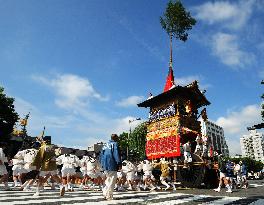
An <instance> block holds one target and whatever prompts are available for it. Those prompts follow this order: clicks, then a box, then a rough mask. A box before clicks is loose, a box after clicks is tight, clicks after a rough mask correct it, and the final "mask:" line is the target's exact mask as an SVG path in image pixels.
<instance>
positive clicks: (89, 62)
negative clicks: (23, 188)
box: [0, 0, 264, 153]
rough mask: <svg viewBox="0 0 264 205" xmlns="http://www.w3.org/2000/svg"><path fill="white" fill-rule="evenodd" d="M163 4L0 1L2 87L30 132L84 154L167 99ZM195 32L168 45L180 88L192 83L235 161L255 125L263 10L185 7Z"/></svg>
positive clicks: (228, 5)
mask: <svg viewBox="0 0 264 205" xmlns="http://www.w3.org/2000/svg"><path fill="white" fill-rule="evenodd" d="M166 3H167V1H162V0H157V1H149V0H133V1H132V0H127V1H122V0H89V1H83V0H82V1H79V0H56V1H52V0H42V1H34V0H27V1H19V0H13V1H12V0H11V1H0V35H1V38H0V85H1V86H3V87H4V88H5V91H6V93H7V94H8V95H9V96H12V97H14V98H15V99H16V101H15V105H16V109H17V111H18V113H19V114H20V116H21V117H23V116H25V115H26V114H27V113H28V112H29V111H30V112H31V117H30V121H29V125H28V132H29V134H30V135H32V136H37V135H39V134H40V132H41V130H42V129H43V126H44V125H45V126H46V134H47V135H51V136H52V139H53V142H54V143H56V144H59V145H65V146H71V147H80V148H84V147H86V146H88V145H91V144H93V143H94V142H97V141H106V140H107V139H108V138H109V136H110V134H111V133H115V132H116V133H121V132H123V131H128V130H129V126H130V125H131V126H132V127H134V126H136V125H137V124H138V123H139V122H138V121H136V122H133V123H131V124H130V125H129V123H128V121H129V119H134V118H137V117H141V118H142V119H143V120H146V119H147V116H148V110H147V109H143V108H138V107H137V106H136V104H137V103H139V102H141V101H143V100H145V99H146V98H147V97H148V94H149V92H152V93H153V95H158V94H160V93H161V92H162V91H163V86H164V84H165V79H166V75H167V73H168V64H169V38H168V36H167V34H166V33H165V31H163V30H162V29H161V26H160V23H159V17H160V16H161V15H162V14H163V12H164V10H165V7H166ZM183 4H184V5H185V7H186V8H187V9H188V10H189V11H190V12H191V14H192V16H193V17H195V18H196V20H197V24H196V26H195V27H194V28H193V29H192V31H191V32H190V35H189V40H188V41H187V42H185V43H183V42H180V41H175V40H174V41H173V67H174V75H175V81H176V84H180V85H186V84H188V83H190V82H192V81H193V80H195V79H196V80H198V81H199V85H200V87H201V89H206V90H207V92H206V96H207V98H208V100H209V101H210V102H211V105H210V106H209V107H208V108H207V110H208V115H209V119H210V120H212V121H214V122H216V123H217V124H219V125H220V126H223V127H224V130H225V135H226V139H227V141H228V144H229V147H230V151H231V153H239V152H240V147H239V137H240V136H241V135H242V134H245V133H247V130H246V127H247V126H250V125H252V124H254V123H257V122H261V117H260V104H261V99H260V95H261V94H262V93H263V89H261V88H262V87H261V85H260V82H261V80H262V79H263V78H264V60H263V59H264V52H263V51H264V36H263V32H264V25H263V18H264V3H263V1H261V0H240V1H202V0H200V1H191V0H185V1H183Z"/></svg>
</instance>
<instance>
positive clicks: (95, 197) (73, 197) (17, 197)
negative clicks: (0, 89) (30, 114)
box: [0, 189, 264, 205]
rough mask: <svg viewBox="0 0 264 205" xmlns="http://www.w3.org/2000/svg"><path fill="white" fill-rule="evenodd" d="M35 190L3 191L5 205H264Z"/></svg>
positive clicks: (235, 200)
mask: <svg viewBox="0 0 264 205" xmlns="http://www.w3.org/2000/svg"><path fill="white" fill-rule="evenodd" d="M33 194H34V192H33V191H28V192H25V191H18V190H11V191H2V190H1V191H0V204H1V205H20V204H28V205H40V204H46V205H60V204H65V205H73V204H74V205H81V204H82V205H84V204H94V205H97V204H98V205H99V204H100V205H101V204H102V205H104V204H105V205H106V204H107V205H115V204H121V205H127V204H129V205H137V204H154V205H172V204H183V205H185V204H186V205H187V204H193V205H198V204H216V205H217V204H229V205H231V204H243V205H247V204H250V205H260V204H261V205H263V204H264V198H263V199H260V198H243V197H232V196H210V195H192V194H185V193H177V191H176V192H149V191H144V192H135V191H128V192H115V193H114V200H111V201H106V200H104V198H103V195H102V193H101V192H100V191H83V190H80V189H79V190H78V189H76V190H75V191H74V192H66V193H65V195H64V196H63V197H60V196H59V190H50V189H45V190H44V191H42V192H41V195H40V196H37V197H36V196H33Z"/></svg>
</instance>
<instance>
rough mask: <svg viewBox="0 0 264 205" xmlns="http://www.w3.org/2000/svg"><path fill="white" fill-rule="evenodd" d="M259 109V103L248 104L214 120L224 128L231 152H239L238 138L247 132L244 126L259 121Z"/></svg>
mask: <svg viewBox="0 0 264 205" xmlns="http://www.w3.org/2000/svg"><path fill="white" fill-rule="evenodd" d="M260 110H261V109H260V106H259V105H248V106H246V107H243V108H242V109H240V110H238V111H233V112H230V113H228V114H227V116H226V117H219V118H218V119H217V120H216V124H217V125H219V126H221V127H223V128H224V132H225V137H226V139H227V142H228V146H229V151H230V153H231V154H236V153H240V152H241V150H240V141H239V139H240V137H241V136H242V135H244V134H246V133H248V131H247V129H246V128H247V127H249V126H252V125H254V124H257V123H260V122H261V114H260V112H261V111H260Z"/></svg>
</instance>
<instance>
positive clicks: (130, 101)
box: [116, 95, 144, 107]
mask: <svg viewBox="0 0 264 205" xmlns="http://www.w3.org/2000/svg"><path fill="white" fill-rule="evenodd" d="M143 100H144V96H135V95H134V96H129V97H127V98H124V99H121V100H120V101H119V102H117V103H116V105H117V106H120V107H131V106H136V105H137V104H138V103H140V102H142V101H143Z"/></svg>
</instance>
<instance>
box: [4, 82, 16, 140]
mask: <svg viewBox="0 0 264 205" xmlns="http://www.w3.org/2000/svg"><path fill="white" fill-rule="evenodd" d="M17 120H18V114H17V113H16V111H15V108H14V98H11V97H8V96H6V94H5V93H4V88H2V87H0V141H7V140H8V139H9V136H10V134H11V133H12V131H13V127H14V125H15V123H16V122H17Z"/></svg>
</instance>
